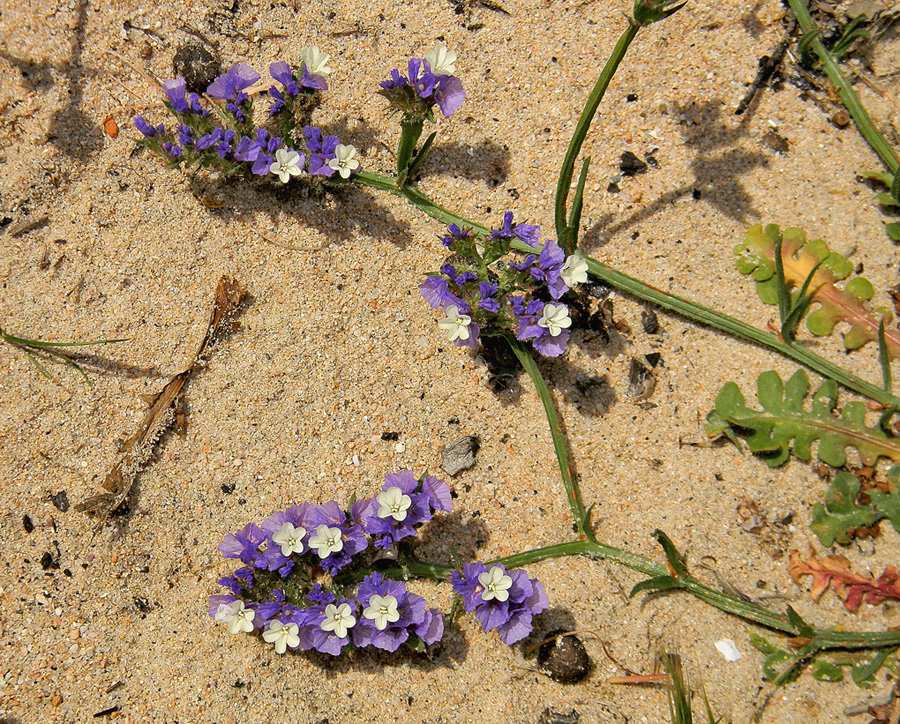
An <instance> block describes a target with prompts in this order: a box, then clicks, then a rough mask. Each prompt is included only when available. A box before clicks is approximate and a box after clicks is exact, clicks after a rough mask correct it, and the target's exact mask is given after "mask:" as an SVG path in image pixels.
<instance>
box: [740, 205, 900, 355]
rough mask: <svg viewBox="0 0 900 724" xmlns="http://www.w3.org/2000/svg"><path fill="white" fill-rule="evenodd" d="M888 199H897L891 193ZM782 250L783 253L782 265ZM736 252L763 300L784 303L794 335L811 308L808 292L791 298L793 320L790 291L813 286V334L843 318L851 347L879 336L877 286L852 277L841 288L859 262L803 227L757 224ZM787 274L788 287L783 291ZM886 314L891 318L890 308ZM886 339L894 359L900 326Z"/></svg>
mask: <svg viewBox="0 0 900 724" xmlns="http://www.w3.org/2000/svg"><path fill="white" fill-rule="evenodd" d="M887 198H888V199H889V200H891V201H893V200H892V199H891V197H890V196H887ZM898 236H900V228H898ZM778 249H780V250H781V253H780V255H779V256H778V258H779V264H777V265H776V263H775V261H776V252H777V250H778ZM734 250H735V253H736V254H737V255H738V260H737V267H738V270H739V271H740V272H741V273H743V274H752V275H753V278H754V279H755V280H756V282H757V285H756V290H757V292H758V294H759V297H760V299H762V301H763V302H765V303H766V304H778V305H779V308H780V315H779V316H780V319H781V321H782V324H783V325H785V326H786V328H787V333H788V334H792V333H793V330H794V329H796V326H797V324H798V323H799V321H800V317H801V316H802V314H803V313H804V312H805V311H806V309H807V306H806V305H807V300H806V299H805V298H804V297H803V296H802V295H801V296H800V297H799V298H798V297H797V295H796V294H794V295H793V296H792V298H791V301H790V307H791V309H792V310H793V314H792V316H791V318H790V319H788V316H787V314H786V313H785V309H786V306H787V304H788V298H787V296H786V294H787V292H789V291H792V290H799V289H802V288H803V287H804V285H805V284H808V294H809V298H808V304H809V305H818V309H816V310H815V311H813V312H812V313H811V314H810V315H809V316H808V317H807V319H806V326H807V328H808V329H809V331H810V332H812V333H813V334H814V335H816V336H817V337H825V336H828V335H830V334H831V333H832V332H833V331H834V328H835V325H836V324H837V323H838V322H845V323H846V324H848V325H849V327H850V328H849V331H848V332H847V333H846V334H845V335H844V346H845V347H846V348H847V349H857V348H858V347H862V346H863V345H864V344H866V343H867V342H875V341H877V340H878V325H879V323H880V321H881V315H880V314H879V313H878V312H879V311H880V310H873V309H871V308H870V306H869V304H868V302H869V300H871V299H872V297H873V295H874V291H875V290H874V289H873V287H872V285H871V283H869V282H868V281H867V280H866V279H864V278H862V277H855V278H853V279H851V280H850V281H848V282H847V283H846V285H845V286H844V287H843V288H840V287H838V286H836V283H837V282H840V281H842V280H844V279H846V278H847V277H849V276H850V274H852V272H853V264H852V263H851V262H850V261H849V260H848V259H846V258H845V257H844V256H842V255H840V254H838V253H836V252H832V251H831V250H830V249H829V248H828V245H827V244H826V243H825V242H824V241H821V240H816V241H807V239H806V233H805V232H804V231H803V230H802V229H796V228H789V229H785V230H784V231H783V232H782V231H781V230H780V229H779V228H778V227H777V226H775V225H769V226H767V227H766V228H765V229H763V228H762V226H754V227H752V228H750V229H748V230H747V234H746V236H745V237H744V240H743V241H742V242H741V243H740V244H738V245H737V246H736V247H735V249H734ZM779 272H780V273H779ZM781 275H783V291H782V294H780V295H779V282H780V279H779V277H780V276H781ZM881 314H883V315H884V316H886V317H887V318H888V320H889V319H890V312H889V311H888V310H885V311H884V312H882V313H881ZM785 323H787V324H785ZM782 333H783V334H784V331H783V332H782ZM885 343H886V346H887V350H888V355H889V356H890V357H891V358H892V359H894V358H897V357H900V333H898V332H897V330H896V329H893V328H886V331H885Z"/></svg>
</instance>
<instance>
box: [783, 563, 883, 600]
mask: <svg viewBox="0 0 900 724" xmlns="http://www.w3.org/2000/svg"><path fill="white" fill-rule="evenodd" d="M788 573H790V574H791V578H793V579H794V580H795V581H796V582H797V583H800V579H801V578H803V576H811V577H812V586H811V587H810V590H809V593H810V595H811V596H812V597H813V600H815V601H818V600H819V599H820V598H821V597H822V594H823V593H825V591H826V590H828V587H829V586H831V588H832V590H834V592H835V593H836V594H837V595H838V597H839V598H841V600H843V602H844V606H845V607H846V608H847V609H848V610H850V611H856V610H857V609H858V608H859V607H860V605H861V604H862V603H863V601H865V602H866V603H868V604H870V605H873V606H875V605H878V604H879V603H881V602H882V601H884V600H886V599H896V600H900V571H897V569H896V568H894V567H893V566H888V567H887V568H885V570H884V573H882V574H881V575H880V576H879V577H878V578H877V579H872V578H870V577H866V576H861V575H859V574H857V573H853V572H852V571H851V570H850V561H848V560H847V559H846V558H844V557H843V556H825V557H824V558H817V557H816V554H815V553H814V552H813V551H810V557H809V558H808V559H806V560H803V558H802V557H801V555H800V552H799V551H791V563H790V566H788Z"/></svg>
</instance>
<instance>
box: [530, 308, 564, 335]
mask: <svg viewBox="0 0 900 724" xmlns="http://www.w3.org/2000/svg"><path fill="white" fill-rule="evenodd" d="M538 326H539V327H544V328H545V329H546V330H547V331H548V332H550V336H551V337H557V336H559V333H560V332H562V330H564V329H568V328H569V327H571V326H572V319H571V318H570V317H569V310H568V309H567V308H566V305H565V304H553V303H547V304H545V305H544V310H543V311H542V312H541V318H540V319H539V320H538Z"/></svg>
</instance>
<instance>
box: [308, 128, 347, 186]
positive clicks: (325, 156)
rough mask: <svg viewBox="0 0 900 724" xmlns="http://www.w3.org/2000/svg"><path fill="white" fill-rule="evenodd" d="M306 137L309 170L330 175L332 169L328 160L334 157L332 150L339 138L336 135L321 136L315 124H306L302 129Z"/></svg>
mask: <svg viewBox="0 0 900 724" xmlns="http://www.w3.org/2000/svg"><path fill="white" fill-rule="evenodd" d="M303 135H304V137H305V138H306V147H307V149H309V152H310V156H309V172H310V173H311V174H313V175H318V176H327V177H331V176H332V174H334V169H333V168H331V166H329V165H328V162H329V161H330V160H331V159H333V158H334V157H335V155H334V150H335V149H336V148H337V147H338V144H339V143H340V140H339V139H338V137H337V136H325V138H322V129H321V128H317V127H316V126H306V128H304V129H303Z"/></svg>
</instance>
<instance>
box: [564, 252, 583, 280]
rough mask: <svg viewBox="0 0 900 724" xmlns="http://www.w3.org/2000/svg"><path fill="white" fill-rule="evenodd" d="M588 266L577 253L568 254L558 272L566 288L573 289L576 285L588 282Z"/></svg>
mask: <svg viewBox="0 0 900 724" xmlns="http://www.w3.org/2000/svg"><path fill="white" fill-rule="evenodd" d="M587 272H588V265H587V262H586V261H585V260H584V257H583V256H581V254H579V253H577V252H576V253H575V254H570V255H569V256H568V257H567V258H566V263H565V264H563V268H562V269H560V270H559V275H560V276H561V277H562V280H563V281H564V282H565V283H566V286H567V287H574V286H575V285H576V284H584V283H585V282H587V280H588V276H587Z"/></svg>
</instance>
